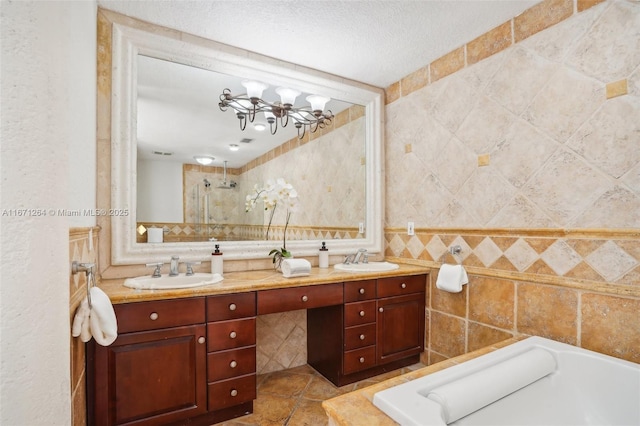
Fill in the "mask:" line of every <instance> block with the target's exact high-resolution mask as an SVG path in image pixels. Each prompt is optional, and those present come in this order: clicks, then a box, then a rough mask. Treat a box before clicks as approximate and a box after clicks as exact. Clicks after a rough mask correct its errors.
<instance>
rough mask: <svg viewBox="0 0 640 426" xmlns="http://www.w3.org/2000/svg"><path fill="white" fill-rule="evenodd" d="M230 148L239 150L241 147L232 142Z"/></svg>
mask: <svg viewBox="0 0 640 426" xmlns="http://www.w3.org/2000/svg"><path fill="white" fill-rule="evenodd" d="M229 149H230V150H231V151H237V150H239V149H240V147H239V146H238V145H236V144H235V143H232V144H230V145H229Z"/></svg>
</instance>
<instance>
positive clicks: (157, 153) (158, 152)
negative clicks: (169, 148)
mask: <svg viewBox="0 0 640 426" xmlns="http://www.w3.org/2000/svg"><path fill="white" fill-rule="evenodd" d="M151 152H152V153H153V154H155V155H173V152H164V151H151Z"/></svg>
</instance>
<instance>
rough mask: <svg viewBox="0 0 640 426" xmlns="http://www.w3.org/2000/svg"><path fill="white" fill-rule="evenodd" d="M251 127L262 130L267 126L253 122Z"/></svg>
mask: <svg viewBox="0 0 640 426" xmlns="http://www.w3.org/2000/svg"><path fill="white" fill-rule="evenodd" d="M253 128H254V129H256V130H257V131H259V132H261V131H263V130H264V129H266V128H267V126H265V125H264V124H262V123H257V124H254V125H253Z"/></svg>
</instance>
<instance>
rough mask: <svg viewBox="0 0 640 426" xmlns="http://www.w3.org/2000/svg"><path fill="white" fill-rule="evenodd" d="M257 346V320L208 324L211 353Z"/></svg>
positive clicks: (208, 345) (248, 319) (208, 342)
mask: <svg viewBox="0 0 640 426" xmlns="http://www.w3.org/2000/svg"><path fill="white" fill-rule="evenodd" d="M255 344H256V319H255V318H247V319H242V320H232V321H219V322H210V323H208V324H207V350H208V351H209V352H213V351H220V350H224V349H233V348H240V347H242V346H251V345H255Z"/></svg>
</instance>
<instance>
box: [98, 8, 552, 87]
mask: <svg viewBox="0 0 640 426" xmlns="http://www.w3.org/2000/svg"><path fill="white" fill-rule="evenodd" d="M538 1H539V0H475V1H462V0H446V1H435V0H434V1H424V0H423V1H418V0H414V1H406V0H395V1H392V0H388V1H333V0H326V1H322V0H320V1H319V0H314V1H308V0H295V1H293V0H290V1H284V0H283V1H230V0H229V1H221V0H218V1H211V0H198V1H193V0H137V1H130V0H98V4H99V5H100V6H101V7H104V8H106V9H110V10H113V11H116V12H120V13H122V14H125V15H128V16H132V17H136V18H139V19H142V20H145V21H149V22H153V23H155V24H159V25H162V26H165V27H169V28H174V29H177V30H180V31H184V32H187V33H191V34H195V35H198V36H201V37H204V38H208V39H211V40H215V41H218V42H221V43H226V44H229V45H232V46H235V47H239V48H242V49H246V50H250V51H253V52H257V53H260V54H263V55H266V56H271V57H273V58H277V59H281V60H284V61H288V62H292V63H295V64H299V65H303V66H306V67H309V68H314V69H317V70H320V71H324V72H328V73H331V74H334V75H338V76H341V77H346V78H349V79H352V80H356V81H360V82H363V83H367V84H371V85H373V86H377V87H381V88H385V87H388V86H389V85H390V84H391V83H393V82H395V81H398V80H400V79H401V78H402V77H404V76H406V75H408V74H410V73H411V72H413V71H415V70H417V69H419V68H421V67H423V66H425V65H427V64H428V63H430V62H432V61H433V60H435V59H437V58H439V57H440V56H442V55H444V54H446V53H448V52H450V51H452V50H453V49H455V48H457V47H459V46H461V45H462V44H464V43H466V42H468V41H470V40H473V39H474V38H476V37H478V36H479V35H481V34H483V33H484V32H486V31H488V30H490V29H492V28H494V27H496V26H498V25H499V24H502V23H503V22H505V21H507V20H509V19H510V18H512V17H514V16H516V15H518V14H520V13H521V12H523V11H524V10H526V9H527V8H529V7H531V6H532V5H534V4H536V3H538Z"/></svg>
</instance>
